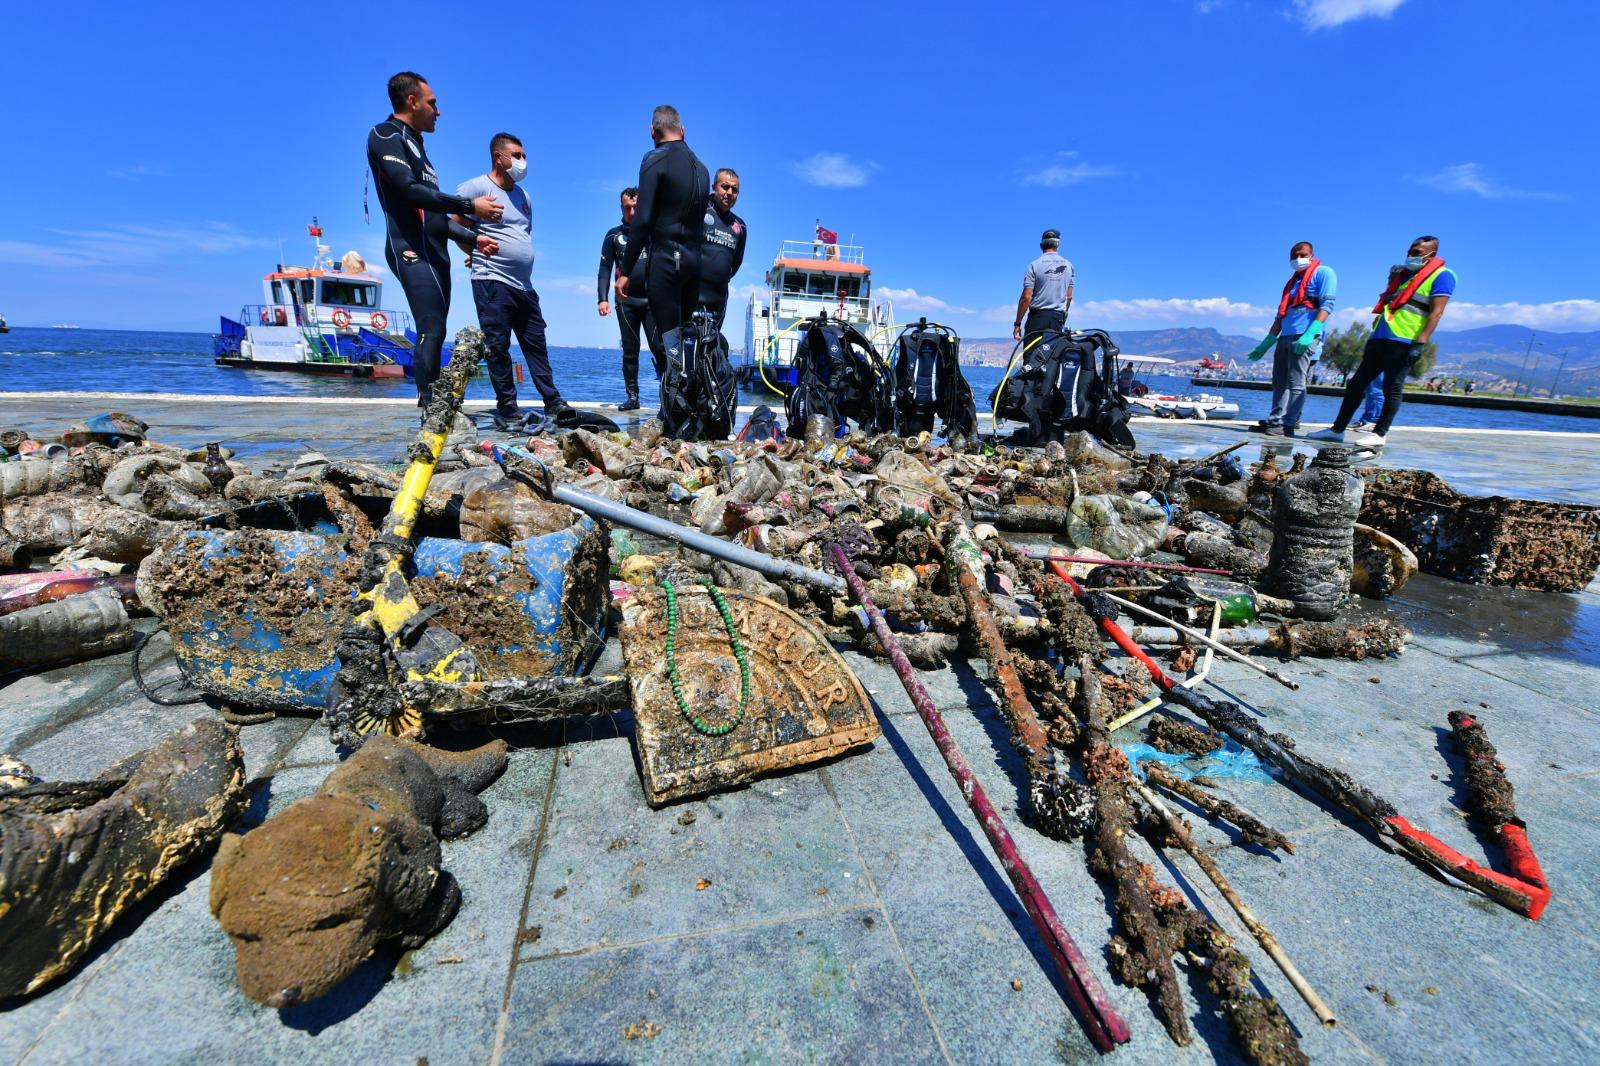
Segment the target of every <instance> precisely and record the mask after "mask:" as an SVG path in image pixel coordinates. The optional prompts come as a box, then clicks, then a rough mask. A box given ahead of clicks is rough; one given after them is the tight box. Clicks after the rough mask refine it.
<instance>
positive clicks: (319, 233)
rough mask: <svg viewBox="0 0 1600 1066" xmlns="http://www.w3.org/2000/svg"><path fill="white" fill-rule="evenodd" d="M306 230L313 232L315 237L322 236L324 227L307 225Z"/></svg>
mask: <svg viewBox="0 0 1600 1066" xmlns="http://www.w3.org/2000/svg"><path fill="white" fill-rule="evenodd" d="M306 232H307V233H309V234H311V235H312V236H313V237H320V236H322V227H321V226H307V227H306Z"/></svg>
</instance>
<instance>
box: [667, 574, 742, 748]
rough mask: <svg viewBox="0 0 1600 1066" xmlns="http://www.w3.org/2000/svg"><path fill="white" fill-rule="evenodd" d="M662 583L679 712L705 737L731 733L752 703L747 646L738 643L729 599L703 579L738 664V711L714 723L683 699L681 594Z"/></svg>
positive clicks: (669, 660) (669, 665) (671, 676)
mask: <svg viewBox="0 0 1600 1066" xmlns="http://www.w3.org/2000/svg"><path fill="white" fill-rule="evenodd" d="M660 584H661V590H662V591H663V592H665V593H666V594H667V680H669V681H671V682H672V698H673V699H675V700H677V702H678V713H680V714H682V715H683V717H684V718H685V719H687V720H688V722H689V724H690V725H692V726H694V727H695V729H696V730H697V731H698V732H700V733H702V734H704V735H705V736H708V737H720V736H722V735H724V734H726V733H730V732H732V731H733V728H734V727H735V726H737V725H738V724H739V723H740V722H742V721H744V712H745V708H746V707H748V706H749V705H750V660H749V658H748V656H746V654H745V650H744V645H743V644H741V643H739V633H738V630H737V629H735V628H734V625H733V612H732V611H731V610H729V609H728V601H727V600H725V599H723V598H722V592H721V590H719V589H718V588H717V587H716V586H715V585H713V584H712V583H711V581H710V580H709V579H707V578H701V579H700V584H702V585H704V586H705V587H706V591H707V592H709V593H711V602H712V603H714V604H716V605H717V613H718V614H719V615H721V616H722V628H723V629H725V630H727V631H728V645H729V646H730V647H731V648H732V649H733V657H734V659H735V660H737V661H738V663H739V713H738V714H736V715H734V717H733V721H731V722H726V723H724V724H722V725H712V724H711V723H709V722H707V721H706V720H705V719H704V718H701V717H700V716H699V715H698V714H695V713H694V711H692V710H690V709H689V704H688V702H687V701H686V700H685V699H684V698H683V680H682V679H681V678H680V677H679V676H678V652H677V648H676V646H675V644H676V641H677V636H678V593H677V591H676V590H675V589H674V588H673V587H672V582H670V581H662V582H661V583H660Z"/></svg>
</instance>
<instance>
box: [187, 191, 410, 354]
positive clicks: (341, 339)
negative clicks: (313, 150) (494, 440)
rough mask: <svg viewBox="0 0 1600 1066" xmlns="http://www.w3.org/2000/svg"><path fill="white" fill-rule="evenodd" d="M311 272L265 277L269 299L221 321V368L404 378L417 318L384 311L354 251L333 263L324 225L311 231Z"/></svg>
mask: <svg viewBox="0 0 1600 1066" xmlns="http://www.w3.org/2000/svg"><path fill="white" fill-rule="evenodd" d="M306 229H307V232H309V233H310V235H311V239H312V248H313V253H312V260H311V266H309V267H301V266H286V265H284V264H282V263H279V264H278V267H277V269H276V270H274V271H272V272H271V273H269V274H267V275H265V276H264V277H263V278H262V285H261V288H262V296H263V299H264V300H265V301H266V302H265V303H259V304H247V305H245V307H244V309H243V310H242V311H240V312H239V317H238V318H237V319H233V318H228V317H226V316H223V317H222V320H221V327H220V329H219V330H218V332H216V333H213V334H212V335H211V350H212V355H213V357H214V358H215V361H216V364H217V365H218V366H231V367H237V368H239V369H241V370H288V371H295V372H299V373H303V374H324V375H336V376H344V377H354V378H403V377H405V376H406V374H407V372H408V371H409V370H410V369H411V350H412V348H413V347H414V346H415V345H416V341H417V335H416V332H415V331H414V330H413V329H412V324H411V316H410V314H408V313H407V312H405V311H398V310H390V309H387V308H385V307H384V306H383V281H382V279H380V278H379V277H378V276H377V275H376V274H373V273H371V272H369V271H368V270H367V264H366V262H365V261H364V260H363V259H362V258H361V256H359V255H357V254H356V253H355V252H346V253H345V254H344V255H343V256H342V257H341V258H340V259H337V260H335V259H332V258H330V257H329V254H328V253H329V251H330V249H329V247H328V246H327V245H326V244H323V243H322V241H321V239H322V227H321V225H319V224H318V223H317V221H316V219H315V218H313V219H312V222H311V225H309V226H307V227H306Z"/></svg>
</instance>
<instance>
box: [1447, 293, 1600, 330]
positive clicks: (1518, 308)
mask: <svg viewBox="0 0 1600 1066" xmlns="http://www.w3.org/2000/svg"><path fill="white" fill-rule="evenodd" d="M1440 325H1441V328H1443V329H1447V330H1455V329H1472V328H1474V327H1476V326H1503V325H1513V326H1531V327H1533V328H1535V329H1552V330H1556V329H1559V330H1589V329H1600V300H1552V301H1551V302H1549V303H1542V304H1525V303H1517V302H1516V301H1512V302H1510V303H1503V304H1472V303H1464V302H1458V301H1456V300H1451V301H1450V303H1449V304H1448V306H1447V307H1446V310H1445V313H1444V320H1443V322H1441V323H1440Z"/></svg>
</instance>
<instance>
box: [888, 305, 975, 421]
mask: <svg viewBox="0 0 1600 1066" xmlns="http://www.w3.org/2000/svg"><path fill="white" fill-rule="evenodd" d="M960 353H961V338H960V337H958V336H956V334H955V333H953V332H951V331H950V330H948V329H946V328H944V327H943V326H930V325H928V324H927V323H926V321H924V322H921V323H919V324H918V325H916V326H912V327H909V328H907V329H905V330H903V331H902V332H901V334H900V339H899V343H898V344H897V345H896V351H895V364H894V378H895V396H894V421H895V432H896V433H898V434H899V435H901V436H902V437H909V436H913V435H915V434H917V433H921V432H924V431H929V432H931V431H932V429H933V423H934V419H935V418H942V419H943V420H944V431H945V435H946V436H956V435H958V434H961V435H966V436H971V435H973V434H974V433H976V432H977V428H978V413H977V408H976V406H975V404H974V403H973V399H972V387H971V386H970V385H968V384H967V379H966V377H965V376H964V375H963V374H962V373H961V354H960Z"/></svg>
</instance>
